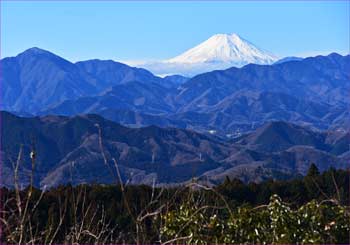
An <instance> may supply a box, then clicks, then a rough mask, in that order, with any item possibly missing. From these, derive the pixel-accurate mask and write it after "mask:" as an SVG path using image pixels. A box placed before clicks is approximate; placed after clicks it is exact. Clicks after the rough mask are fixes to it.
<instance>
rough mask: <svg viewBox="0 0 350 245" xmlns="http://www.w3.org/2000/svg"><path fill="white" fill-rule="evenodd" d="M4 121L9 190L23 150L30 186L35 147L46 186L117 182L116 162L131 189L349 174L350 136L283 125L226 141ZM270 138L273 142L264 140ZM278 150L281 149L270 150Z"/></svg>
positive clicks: (48, 119) (70, 121) (86, 121)
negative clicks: (313, 169) (338, 171)
mask: <svg viewBox="0 0 350 245" xmlns="http://www.w3.org/2000/svg"><path fill="white" fill-rule="evenodd" d="M1 118H2V124H3V125H2V126H3V127H2V129H1V130H2V132H1V135H2V138H1V141H2V142H1V145H2V152H1V156H2V159H3V166H2V167H3V168H2V177H3V178H2V179H3V180H4V181H3V183H2V184H3V185H8V186H11V185H12V183H13V178H12V177H11V176H13V169H12V163H13V162H15V161H16V159H17V156H18V152H19V149H20V146H21V145H23V152H22V153H23V154H22V157H21V159H20V172H19V174H20V181H21V183H23V184H26V183H28V181H29V177H28V175H29V174H30V172H31V160H30V158H29V156H30V151H31V149H32V148H33V147H34V148H35V151H36V161H35V178H34V183H35V185H37V186H41V187H43V186H45V185H46V186H47V187H50V186H56V185H59V184H66V183H69V182H71V183H73V184H79V183H112V182H115V181H116V180H117V175H116V169H115V162H114V160H113V159H115V160H116V162H117V164H118V168H119V170H120V173H121V177H122V179H123V181H125V182H126V181H128V182H131V183H137V184H140V183H144V184H152V183H153V181H155V183H156V184H158V185H163V184H171V183H173V184H174V183H183V182H187V181H190V180H191V179H192V178H193V177H198V178H199V179H201V180H205V181H208V182H209V183H213V184H215V183H219V182H221V181H223V180H224V179H225V177H226V175H227V176H230V177H240V178H241V179H243V180H244V181H261V180H263V179H266V178H270V177H272V178H287V177H288V176H289V177H291V176H294V175H295V174H298V173H303V174H304V173H305V172H304V171H305V169H307V168H308V166H309V165H310V163H311V162H315V163H316V164H317V165H318V166H319V167H320V170H325V169H327V168H328V167H329V166H334V167H336V168H338V167H345V166H347V165H346V162H344V159H347V158H346V156H347V155H348V153H349V149H348V148H344V147H342V146H345V144H347V143H348V142H349V141H347V138H346V137H348V134H343V136H341V135H339V133H337V135H334V133H332V132H314V131H311V130H309V129H307V128H301V127H299V126H296V125H291V124H288V123H282V122H274V123H271V124H268V125H267V126H264V127H262V128H260V129H258V130H257V131H256V132H252V133H251V134H249V135H247V136H242V138H241V139H240V140H238V141H236V142H226V141H223V140H221V139H219V138H214V137H208V136H205V135H202V134H198V133H196V132H193V131H189V130H181V129H176V128H159V127H156V126H150V127H145V128H137V129H136V128H127V127H123V126H121V125H119V124H117V123H114V122H112V121H109V120H106V119H103V118H102V117H100V116H97V115H80V116H75V117H62V116H45V117H34V118H23V117H17V116H14V115H12V114H10V113H7V112H1ZM270 132H275V133H273V134H270ZM266 133H269V134H270V135H273V136H274V137H270V138H269V137H265V136H266ZM100 136H101V137H100ZM344 137H345V138H344ZM101 142H102V149H101ZM278 144H280V145H281V147H280V148H274V149H269V148H266V145H276V147H278ZM333 149H336V153H335V152H332V151H333ZM102 152H103V153H102ZM103 154H104V155H105V156H106V160H107V162H105V161H104V158H103Z"/></svg>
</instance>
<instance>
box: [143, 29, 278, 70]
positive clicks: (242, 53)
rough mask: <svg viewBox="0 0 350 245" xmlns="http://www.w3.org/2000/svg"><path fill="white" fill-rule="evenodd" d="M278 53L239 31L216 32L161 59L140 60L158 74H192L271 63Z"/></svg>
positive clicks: (276, 58) (144, 65) (274, 60)
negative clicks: (174, 54) (198, 42)
mask: <svg viewBox="0 0 350 245" xmlns="http://www.w3.org/2000/svg"><path fill="white" fill-rule="evenodd" d="M277 60H278V57H277V56H276V55H274V54H272V53H270V52H269V51H266V50H264V49H261V48H258V47H257V46H255V45H254V44H252V43H251V42H249V41H247V40H245V39H244V38H242V37H240V36H239V35H237V34H235V33H233V34H216V35H213V36H211V37H210V38H209V39H207V40H206V41H204V42H202V43H200V44H199V45H197V46H195V47H194V48H191V49H189V50H187V51H185V52H184V53H182V54H180V55H178V56H176V57H174V58H171V59H168V60H164V61H161V62H151V63H144V64H139V66H142V67H144V68H146V69H148V70H151V71H152V72H153V73H155V74H157V75H172V74H180V75H185V76H194V75H197V74H199V73H203V72H208V71H212V70H222V69H227V68H229V67H233V66H234V67H242V66H244V65H247V64H250V63H253V64H261V65H265V64H267V65H269V64H273V63H274V62H276V61H277Z"/></svg>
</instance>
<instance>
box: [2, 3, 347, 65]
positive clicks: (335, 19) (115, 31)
mask: <svg viewBox="0 0 350 245" xmlns="http://www.w3.org/2000/svg"><path fill="white" fill-rule="evenodd" d="M349 9H350V7H349V1H329V2H325V1H322V2H316V1H306V2H302V1H294V2H285V1H270V2H253V1H249V2H238V1H231V2H227V1H226V2H181V1H180V2H159V1H158V2H157V1H156V2H118V1H107V2H93V1H88V2H86V1H85V2H83V1H79V2H67V1H61V2H52V1H50V2H48V1H45V2H44V1H41V2H29V1H27V2H18V1H16V2H10V1H5V2H4V1H1V56H2V57H6V56H14V55H16V54H18V53H20V52H22V51H23V50H25V49H27V48H30V47H34V46H36V47H40V48H44V49H47V50H50V51H52V52H54V53H56V54H58V55H60V56H63V57H65V58H67V59H69V60H72V61H77V60H84V59H89V58H101V59H109V58H110V59H115V60H149V59H164V58H170V57H173V56H175V55H178V54H180V53H182V52H183V51H185V50H186V49H188V48H191V47H193V46H194V45H196V44H198V43H200V42H202V41H204V40H206V39H207V38H209V37H210V36H211V35H213V34H216V33H232V32H235V33H237V34H239V35H241V36H242V37H244V38H245V39H247V40H249V41H251V42H252V43H254V44H256V45H257V46H258V47H261V48H264V49H266V50H269V51H271V52H273V53H275V54H277V55H280V56H288V55H307V54H311V55H312V54H315V53H328V52H332V51H337V52H341V53H349V32H350V28H349Z"/></svg>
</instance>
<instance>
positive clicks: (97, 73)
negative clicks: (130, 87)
mask: <svg viewBox="0 0 350 245" xmlns="http://www.w3.org/2000/svg"><path fill="white" fill-rule="evenodd" d="M0 62H1V67H2V69H3V74H2V76H1V77H0V82H1V84H2V101H1V103H2V104H1V108H2V109H5V110H8V111H15V112H20V113H23V114H25V113H29V114H36V113H38V112H39V111H42V110H45V109H47V108H49V107H52V106H55V105H57V104H59V103H61V102H63V101H66V100H73V99H77V98H81V97H86V96H96V95H98V94H100V93H104V92H107V91H109V90H110V89H111V87H113V86H116V85H119V84H125V83H127V82H131V81H138V82H140V83H156V84H162V85H163V86H165V87H173V86H174V84H173V83H172V82H171V80H163V79H162V78H159V77H156V76H154V75H153V74H152V73H150V72H149V71H147V70H144V69H140V68H134V67H130V66H127V65H125V64H122V63H118V62H114V61H110V60H109V61H103V60H90V61H82V62H78V63H76V64H73V63H71V62H69V61H67V60H65V59H63V58H61V57H59V56H57V55H55V54H53V53H50V52H48V51H45V50H42V49H39V48H31V49H28V50H26V51H24V52H23V53H21V54H19V55H17V56H16V57H10V58H5V59H2V60H1V61H0Z"/></svg>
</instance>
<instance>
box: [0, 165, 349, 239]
mask: <svg viewBox="0 0 350 245" xmlns="http://www.w3.org/2000/svg"><path fill="white" fill-rule="evenodd" d="M349 177H350V174H349V172H348V171H344V170H335V169H331V170H329V171H326V172H324V173H322V174H312V175H308V176H305V177H304V178H300V179H294V180H289V181H286V180H285V181H275V180H268V181H265V182H262V183H259V184H257V183H248V184H246V183H244V182H242V181H240V180H238V179H232V180H231V179H229V178H227V179H226V181H225V182H224V183H222V184H221V185H219V186H216V187H213V188H210V187H205V186H200V185H199V184H196V183H192V184H193V185H192V186H180V187H176V188H152V187H150V186H132V185H127V186H124V188H123V190H122V189H121V187H120V186H119V185H80V186H74V187H73V186H70V185H68V186H59V187H57V188H54V189H51V190H48V191H45V192H42V191H40V190H37V189H32V191H30V190H31V188H26V189H23V190H21V191H19V193H18V194H19V196H20V199H21V200H22V204H23V205H22V209H23V207H24V206H25V205H24V204H26V203H28V210H30V212H28V216H27V217H24V218H23V219H22V218H21V217H23V216H20V215H19V213H20V212H19V208H18V205H17V204H18V203H17V202H16V199H17V197H16V191H15V190H9V189H6V188H2V190H1V191H2V196H1V197H2V200H1V202H2V210H1V211H2V216H1V226H2V228H3V233H2V236H1V243H19V242H18V241H19V240H20V239H19V237H20V234H22V235H23V237H22V238H21V240H22V242H21V243H36V244H46V243H50V241H52V243H69V244H71V243H76V244H82V243H84V244H88V243H89V244H90V243H91V244H92V243H100V244H101V243H107V242H108V243H114V244H115V243H144V244H145V243H147V244H153V243H158V242H163V243H166V242H169V243H178V244H183V243H199V244H205V243H206V244H209V243H216V244H217V243H235V244H239V243H254V244H267V243H269V244H270V243H275V244H281V243H284V244H286V243H288V244H291V243H293V244H294V243H299V244H307V243H315V244H317V243H319V244H320V243H328V244H330V243H342V244H349V243H350V241H349V232H350V230H349V227H350V216H349V212H350V210H349V206H348V205H349V184H350V183H349ZM29 193H31V196H30V197H29V195H28V194H29ZM22 213H23V212H22ZM21 220H23V222H22V225H23V227H22V228H21ZM56 231H57V233H56ZM33 237H34V238H35V239H34V240H33Z"/></svg>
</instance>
